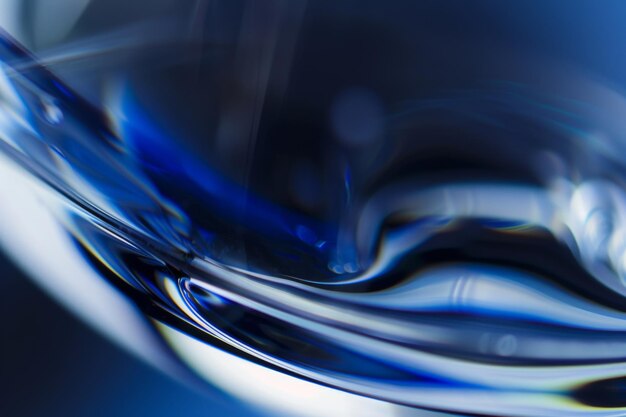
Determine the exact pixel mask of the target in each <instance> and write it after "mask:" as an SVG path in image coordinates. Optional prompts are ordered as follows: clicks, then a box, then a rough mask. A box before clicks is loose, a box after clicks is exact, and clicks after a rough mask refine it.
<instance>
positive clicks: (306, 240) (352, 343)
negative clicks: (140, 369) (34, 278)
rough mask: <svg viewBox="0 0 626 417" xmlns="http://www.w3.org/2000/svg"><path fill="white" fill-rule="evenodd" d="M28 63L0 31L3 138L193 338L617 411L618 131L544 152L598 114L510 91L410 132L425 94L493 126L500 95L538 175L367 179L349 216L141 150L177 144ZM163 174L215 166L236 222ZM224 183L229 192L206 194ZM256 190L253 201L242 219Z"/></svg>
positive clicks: (334, 370) (435, 396)
mask: <svg viewBox="0 0 626 417" xmlns="http://www.w3.org/2000/svg"><path fill="white" fill-rule="evenodd" d="M24 60H32V57H30V56H29V55H28V54H27V53H26V52H25V51H23V50H22V49H20V48H19V47H18V46H16V45H15V44H14V43H13V42H12V41H11V40H10V39H9V38H8V37H7V36H6V35H2V43H1V44H0V69H1V71H0V110H1V112H0V117H1V119H0V139H1V140H0V144H1V145H2V149H3V150H4V151H6V152H7V153H8V154H10V155H12V156H13V157H14V158H15V159H16V160H18V161H19V162H21V163H22V164H23V165H24V167H25V168H26V169H29V170H31V171H32V172H33V173H35V174H37V175H39V177H41V178H42V179H43V180H45V181H47V182H48V183H49V184H50V185H51V186H53V187H56V189H58V190H59V191H60V192H61V193H62V194H64V196H65V197H64V200H62V201H64V203H63V204H60V205H59V207H61V208H60V209H59V210H58V211H57V212H56V213H57V216H58V219H59V222H60V223H62V224H63V225H64V227H65V229H66V230H67V232H68V234H69V235H70V236H72V238H73V239H74V241H75V242H76V247H77V252H79V253H80V254H81V256H83V257H85V259H87V260H88V261H89V262H90V263H91V264H93V265H94V267H95V268H97V269H98V270H100V271H101V273H102V276H103V278H104V279H107V280H109V281H110V282H111V283H113V284H114V285H116V286H118V287H121V288H124V289H125V291H127V293H128V295H129V296H130V297H131V298H134V299H136V300H137V301H138V302H139V301H141V303H142V304H143V305H146V304H149V305H150V306H152V307H153V308H158V309H159V311H162V312H163V313H164V314H169V315H171V316H172V317H175V318H176V319H177V320H179V321H180V322H182V323H185V325H186V326H190V327H191V328H193V329H195V333H194V336H196V337H200V338H202V339H203V340H205V341H206V342H207V343H215V342H216V341H219V342H220V343H222V344H223V345H224V346H227V347H228V348H229V349H230V351H231V352H233V353H236V354H240V355H245V356H246V357H249V358H252V359H254V360H256V361H258V362H259V363H262V364H265V365H267V366H272V367H274V368H275V369H280V370H283V371H285V372H288V373H290V374H292V375H295V376H299V377H302V378H306V379H308V380H311V381H315V382H318V383H321V384H324V385H328V386H331V387H335V388H339V389H342V390H346V391H349V392H354V393H357V394H361V395H366V396H370V397H374V398H378V399H382V400H386V401H390V402H395V403H399V404H405V405H409V406H413V407H422V408H428V409H435V410H441V411H449V412H460V413H473V414H487V415H503V414H506V415H510V416H524V415H536V414H537V413H539V414H540V415H542V416H546V417H551V416H561V415H568V416H588V415H595V416H610V415H615V412H616V410H619V411H623V410H624V408H626V404H624V402H623V400H620V399H619V397H620V395H619V394H620V393H622V391H623V390H622V386H623V380H624V378H625V376H624V375H626V333H625V330H626V320H625V319H626V308H625V307H624V303H623V301H624V294H625V292H624V286H623V279H624V271H626V267H625V266H624V265H626V262H625V261H624V259H626V255H625V254H626V241H624V239H623V237H622V236H623V233H622V231H623V230H625V228H624V222H626V217H625V214H624V213H626V210H625V204H626V199H625V198H624V192H623V188H622V184H621V182H620V181H619V180H618V179H617V177H618V174H619V173H623V171H624V167H623V166H622V165H621V163H619V161H616V160H615V158H613V157H612V153H614V152H616V151H617V150H619V146H618V145H619V144H617V145H615V146H616V148H615V149H609V151H607V150H606V148H607V147H608V146H609V145H611V143H603V144H600V145H598V144H595V145H594V144H587V143H586V142H585V141H582V144H581V141H576V143H577V146H587V147H586V148H584V149H585V150H587V151H588V152H589V153H593V154H594V155H595V156H597V157H599V158H601V160H602V162H603V165H604V167H603V168H602V169H600V170H599V169H598V168H597V167H594V166H592V167H591V168H588V167H585V166H584V164H582V165H580V166H579V168H578V170H577V171H576V172H575V174H576V175H572V173H569V174H567V173H564V171H566V169H564V168H563V166H564V165H565V166H567V165H568V164H567V162H568V161H565V162H564V161H562V160H559V158H558V157H555V156H554V155H555V153H554V151H555V150H559V149H560V148H559V146H562V144H563V143H564V142H566V141H567V140H569V139H568V138H569V136H568V135H567V134H566V133H565V132H567V133H568V134H569V133H571V132H572V131H576V130H577V129H578V130H581V129H582V127H580V126H579V125H578V124H580V123H582V125H583V126H584V125H585V124H586V123H589V122H588V121H585V120H583V122H580V119H581V118H582V116H581V115H577V116H572V113H571V111H573V110H574V109H575V108H576V107H577V105H569V104H568V105H564V108H566V109H567V111H565V110H563V111H559V110H558V108H552V109H546V108H545V106H539V105H538V104H537V102H536V101H537V98H536V97H534V96H532V94H526V95H524V94H522V96H521V97H522V98H521V99H520V97H519V95H520V94H521V93H520V92H519V91H517V92H516V93H515V94H510V93H506V92H505V93H503V94H496V93H493V92H486V93H485V92H480V93H478V94H477V93H476V92H472V93H470V94H469V98H468V97H467V96H463V97H461V98H459V97H456V98H454V99H450V100H448V99H444V100H435V101H429V102H427V103H412V104H410V106H409V109H408V110H407V111H406V112H405V113H404V114H399V115H397V116H396V118H395V123H398V125H399V126H404V127H403V129H405V130H404V131H412V129H415V126H416V125H420V126H421V121H420V119H421V118H422V117H423V111H424V109H426V111H427V112H432V111H435V112H436V113H438V112H439V111H440V110H441V109H444V110H445V112H450V111H451V112H452V113H459V112H460V113H463V114H464V115H465V116H466V115H467V114H468V113H467V112H468V104H476V103H478V104H481V105H483V106H484V108H482V109H483V110H484V114H482V115H481V114H478V113H476V112H477V110H475V109H474V110H472V111H471V113H470V118H471V119H474V118H476V117H478V116H480V118H481V123H486V124H487V125H489V126H491V127H493V126H497V125H498V124H499V123H500V122H499V121H498V120H499V119H498V117H497V116H502V114H501V113H503V112H504V113H506V111H504V110H502V108H507V109H508V110H507V111H512V110H511V109H510V108H514V109H515V111H513V115H514V116H515V118H522V119H523V120H530V121H532V122H533V123H539V124H542V125H544V124H547V125H549V129H548V130H549V131H550V132H551V133H552V134H554V135H555V136H554V137H551V138H550V140H549V141H548V142H549V143H550V144H552V145H551V146H553V148H554V149H553V150H548V151H546V152H545V153H543V154H540V155H538V156H539V157H541V158H543V159H541V160H540V162H541V163H540V164H538V165H539V166H540V167H541V168H542V169H544V171H542V175H541V176H540V177H541V178H540V179H539V180H537V181H534V182H533V181H528V182H514V181H505V180H504V179H502V178H499V179H493V180H484V179H483V180H475V179H474V180H465V181H460V180H455V181H450V180H449V177H446V176H445V175H444V176H442V177H441V178H437V179H436V180H434V179H433V178H428V180H429V181H428V184H429V185H428V186H424V183H425V182H426V181H425V180H423V179H421V178H419V175H416V177H418V178H412V179H409V180H406V181H402V182H397V181H396V182H393V183H392V184H391V185H385V186H380V187H378V186H375V185H376V181H373V184H374V185H371V188H372V189H373V190H370V191H371V192H369V193H364V194H363V195H364V196H365V197H361V200H362V201H360V202H359V203H358V204H357V203H355V207H357V208H355V209H354V210H353V211H354V213H356V214H353V215H351V216H347V218H348V219H349V220H350V221H351V224H350V225H348V226H346V227H345V228H343V229H342V227H343V225H337V224H320V222H319V221H317V220H314V219H311V218H307V217H306V216H303V215H301V214H297V213H295V214H294V213H293V212H291V211H290V210H288V209H284V208H282V207H279V206H278V207H277V206H276V205H275V204H273V203H272V202H269V201H265V200H264V199H263V198H261V197H259V196H256V195H249V192H248V190H246V189H241V188H237V187H238V185H237V184H233V183H232V182H229V181H228V180H227V179H224V178H219V177H216V175H217V174H216V173H214V172H211V171H209V170H208V168H206V167H199V166H197V165H195V164H196V162H193V159H184V160H183V162H189V164H188V165H185V167H186V168H185V169H184V170H183V168H181V158H187V157H186V156H180V155H178V156H177V157H176V158H172V159H171V160H170V161H169V163H170V165H171V164H174V162H175V165H176V166H175V167H173V168H172V167H170V168H168V169H166V168H167V167H166V166H165V165H164V164H165V162H164V161H163V160H162V156H159V155H160V154H158V155H156V156H155V155H152V157H151V158H148V157H147V156H146V155H145V154H142V153H141V152H140V151H139V150H138V147H139V145H140V143H139V140H144V141H147V140H150V139H152V140H154V142H153V143H155V144H156V145H155V146H156V147H158V146H161V147H162V148H163V149H169V148H168V146H171V144H168V142H167V139H162V138H161V139H158V138H157V136H158V135H159V133H158V132H156V131H155V130H154V129H145V128H144V129H143V130H141V129H139V130H140V132H139V133H141V135H143V136H142V137H143V139H141V137H139V136H141V135H140V134H139V133H138V131H133V132H131V130H129V129H131V128H132V126H131V127H128V126H127V127H126V128H123V129H119V130H120V131H118V132H116V130H115V129H114V128H111V127H110V126H108V125H107V122H106V118H105V117H104V116H103V115H102V113H100V112H99V111H98V110H96V109H95V108H93V106H91V105H89V104H88V103H87V102H85V101H83V100H82V99H80V97H79V96H78V95H76V94H75V93H73V92H72V91H71V90H70V89H69V88H68V87H66V86H65V85H64V84H62V83H61V81H60V80H58V79H56V78H55V77H54V76H53V75H52V74H50V73H48V72H47V71H45V70H44V69H42V68H40V67H37V66H36V65H27V66H26V67H27V68H28V71H27V72H17V71H16V70H15V69H14V68H15V65H16V63H21V64H23V62H24ZM556 101H557V102H558V101H559V100H556ZM503 103H504V105H503ZM507 106H508V107H507ZM470 107H471V106H470ZM472 108H473V107H472ZM581 114H584V113H581ZM132 115H134V116H137V113H136V112H134V113H132ZM485 115H487V116H485ZM508 115H509V116H511V114H508ZM465 116H464V117H465ZM485 118H486V120H484V119H485ZM427 119H429V118H428V117H427ZM138 120H139V119H132V118H129V119H127V120H125V121H123V122H124V123H128V124H131V125H132V124H133V123H137V124H138V125H143V124H144V122H143V121H138ZM429 120H430V119H429ZM455 120H456V119H455ZM116 122H117V124H118V125H119V124H123V123H122V121H120V120H117V121H116ZM148 122H149V121H148ZM148 122H146V123H148ZM568 123H569V124H568ZM577 123H578V124H577ZM118 127H119V126H118ZM135 129H136V130H137V128H135ZM505 129H511V126H507V127H506V128H505ZM120 132H122V133H126V135H124V134H122V135H120V134H119V133H120ZM559 134H560V136H559ZM396 140H398V141H402V140H405V139H402V138H398V139H396ZM159 141H163V144H161V145H159V143H158V142H159ZM594 146H595V147H596V148H600V150H599V151H598V150H596V149H595V148H594ZM548 147H549V146H548ZM163 149H161V150H160V151H159V152H162V151H163ZM598 155H599V156H598ZM575 157H581V156H580V155H579V154H576V155H575ZM172 161H174V162H172ZM383 162H384V161H383ZM387 163H388V164H389V162H388V161H387ZM183 165H184V164H183ZM381 165H383V166H384V165H385V164H384V163H383V164H381ZM159 171H160V172H161V173H163V172H165V173H166V174H167V175H173V176H174V177H176V175H181V178H188V177H189V175H190V172H191V173H192V174H193V175H195V176H198V177H199V178H201V179H202V180H203V181H208V182H205V183H204V186H203V187H201V188H202V190H200V191H197V190H196V191H197V192H202V193H205V194H203V199H201V200H200V201H202V202H203V203H204V204H206V207H207V216H209V217H211V216H213V217H215V218H216V219H220V215H221V214H222V213H225V212H229V211H230V212H231V214H232V217H228V216H226V217H224V218H221V222H222V223H228V222H231V221H233V222H234V221H236V220H241V221H242V222H243V223H239V224H235V225H230V224H226V225H221V226H219V227H218V226H216V228H215V229H214V230H207V229H203V228H200V227H198V225H197V224H196V222H195V220H196V218H194V217H193V216H192V215H190V214H189V213H187V212H186V211H185V210H184V209H183V208H182V207H180V206H179V205H178V204H177V201H176V199H174V198H168V196H167V195H166V194H165V193H164V192H163V190H164V188H163V184H162V183H161V182H160V181H162V178H161V177H159V176H158V175H157V174H156V173H157V172H159ZM546 172H547V173H546ZM183 174H184V175H183ZM384 175H390V174H387V173H385V172H382V169H381V178H383V177H384ZM209 180H210V181H209ZM345 180H346V183H347V182H349V176H346V178H345ZM381 181H382V180H381ZM181 187H183V186H182V185H181ZM225 193H226V194H228V195H229V196H231V197H232V198H231V199H228V198H226V199H224V200H222V201H220V202H216V203H215V204H210V203H211V202H215V201H216V196H220V195H222V196H223V194H225ZM355 198H356V197H355ZM244 203H245V204H244ZM220 204H221V205H222V206H220ZM242 204H244V205H247V206H246V207H247V208H246V209H243V208H241V205H242ZM250 205H252V207H253V208H254V209H256V211H254V213H253V214H252V215H249V216H246V215H245V214H247V213H249V212H250ZM211 210H214V212H210V211H211ZM216 213H217V214H216ZM237 228H239V229H242V228H243V229H245V230H246V233H245V234H244V240H245V243H246V244H247V245H248V248H252V249H249V250H248V251H244V252H241V251H237V250H230V251H229V250H228V249H229V246H228V245H229V243H232V242H231V241H230V240H229V239H237V238H241V237H242V234H235V235H234V237H233V236H230V235H229V233H230V232H231V231H232V230H239V229H237ZM346 230H351V231H353V233H352V234H351V233H348V232H347V231H346ZM346 236H348V237H349V236H352V239H351V240H350V242H347V243H346V239H347V238H346ZM333 239H334V240H333ZM216 242H218V243H219V245H217V244H216ZM233 244H234V243H233ZM344 244H345V245H346V246H347V249H346V248H344V247H343V246H342V245H344ZM219 250H223V252H225V253H226V252H227V253H226V254H225V255H223V256H222V255H221V253H220V251H219ZM272 250H273V251H275V253H269V252H271V251H272ZM338 254H339V255H338ZM355 259H356V260H358V261H359V262H356V263H355V262H354V260H355ZM339 261H341V262H339ZM305 270H310V271H312V272H311V276H307V275H306V274H302V271H305ZM597 392H602V395H595V394H594V393H597ZM459 393H462V396H463V401H462V402H459V401H458V400H457V399H458V396H459V395H460V394H459Z"/></svg>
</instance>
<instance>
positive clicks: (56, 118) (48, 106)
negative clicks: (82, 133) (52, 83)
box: [41, 99, 63, 125]
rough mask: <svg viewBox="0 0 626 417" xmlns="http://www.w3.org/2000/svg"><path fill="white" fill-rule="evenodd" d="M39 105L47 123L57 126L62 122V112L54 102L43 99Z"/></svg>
mask: <svg viewBox="0 0 626 417" xmlns="http://www.w3.org/2000/svg"><path fill="white" fill-rule="evenodd" d="M41 105H42V113H43V117H44V119H46V121H47V122H48V123H50V124H53V125H58V124H60V123H61V122H62V121H63V111H62V110H61V108H60V107H59V106H58V105H57V104H56V103H55V102H54V101H52V100H49V99H43V100H42V101H41Z"/></svg>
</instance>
